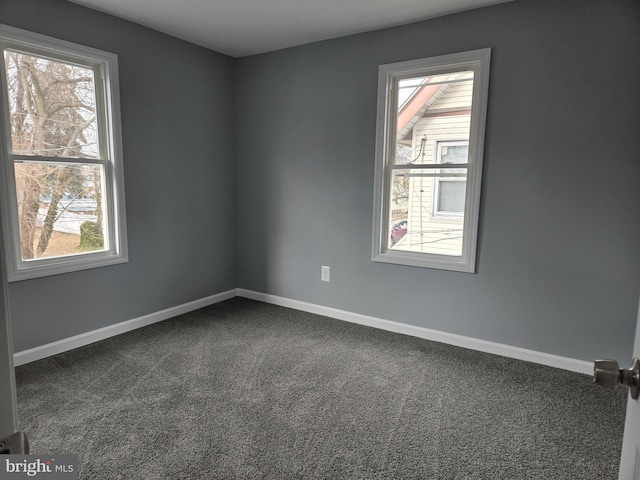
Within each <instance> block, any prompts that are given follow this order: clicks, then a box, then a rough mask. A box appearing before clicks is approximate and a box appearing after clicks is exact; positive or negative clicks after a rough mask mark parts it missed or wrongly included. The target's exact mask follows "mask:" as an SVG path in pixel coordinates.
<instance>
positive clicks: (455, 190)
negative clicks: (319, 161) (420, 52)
mask: <svg viewBox="0 0 640 480" xmlns="http://www.w3.org/2000/svg"><path fill="white" fill-rule="evenodd" d="M490 53H491V50H490V49H482V50H475V51H472V52H464V53H456V54H452V55H444V56H440V57H432V58H425V59H420V60H412V61H407V62H400V63H393V64H388V65H381V66H380V68H379V75H378V118H377V131H376V172H375V188H374V192H375V194H374V203H375V205H374V212H375V214H374V215H375V216H374V238H373V253H372V259H373V260H374V261H378V262H387V263H398V264H402V265H412V266H419V267H430V268H440V269H445V270H456V271H462V272H474V271H475V258H476V241H477V231H478V217H479V210H480V208H479V207H480V182H481V179H482V155H483V150H484V131H485V119H486V109H487V92H488V84H489V60H490ZM445 165H446V167H445Z"/></svg>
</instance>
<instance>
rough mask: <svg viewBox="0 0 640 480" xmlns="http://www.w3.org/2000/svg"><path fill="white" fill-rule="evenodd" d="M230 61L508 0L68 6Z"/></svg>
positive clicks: (193, 0) (190, 0)
mask: <svg viewBox="0 0 640 480" xmlns="http://www.w3.org/2000/svg"><path fill="white" fill-rule="evenodd" d="M69 1H71V2H73V3H77V4H80V5H84V6H87V7H89V8H93V9H95V10H100V11H102V12H106V13H110V14H112V15H115V16H117V17H121V18H124V19H127V20H131V21H133V22H136V23H139V24H141V25H145V26H147V27H151V28H153V29H155V30H159V31H161V32H164V33H168V34H170V35H173V36H175V37H178V38H182V39H184V40H187V41H190V42H192V43H195V44H198V45H202V46H204V47H207V48H210V49H212V50H215V51H217V52H221V53H225V54H227V55H230V56H232V57H242V56H245V55H252V54H256V53H263V52H268V51H272V50H279V49H281V48H286V47H292V46H295V45H302V44H305V43H310V42H315V41H318V40H326V39H329V38H336V37H341V36H344V35H350V34H354V33H360V32H366V31H369V30H377V29H380V28H385V27H391V26H395V25H402V24H405V23H412V22H417V21H420V20H425V19H427V18H433V17H439V16H442V15H447V14H450V13H454V12H460V11H463V10H469V9H472V8H477V7H482V6H485V5H493V4H496V3H503V2H507V1H511V0H69Z"/></svg>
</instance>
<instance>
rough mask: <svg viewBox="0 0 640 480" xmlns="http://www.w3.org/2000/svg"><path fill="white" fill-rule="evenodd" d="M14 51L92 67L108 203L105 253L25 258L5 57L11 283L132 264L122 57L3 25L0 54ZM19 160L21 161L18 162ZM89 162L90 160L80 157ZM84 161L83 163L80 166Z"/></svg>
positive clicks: (0, 156) (2, 153) (4, 177)
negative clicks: (120, 74) (127, 214)
mask: <svg viewBox="0 0 640 480" xmlns="http://www.w3.org/2000/svg"><path fill="white" fill-rule="evenodd" d="M5 49H15V50H19V51H22V52H25V53H30V54H33V55H36V56H44V57H49V58H51V59H52V60H54V61H61V62H69V63H74V64H77V65H82V66H85V67H88V68H91V69H92V70H93V72H94V75H95V82H96V108H97V111H98V126H99V127H98V128H99V131H100V133H99V135H100V141H101V144H102V146H101V152H102V155H101V160H96V161H95V162H91V163H95V164H99V165H102V166H103V167H104V176H105V179H104V185H105V191H104V192H103V196H104V198H105V202H106V208H105V216H106V217H107V226H106V227H107V228H106V236H107V238H106V239H105V240H106V241H105V244H106V246H107V247H108V249H106V250H102V251H99V252H87V253H80V254H77V255H66V256H57V257H44V258H38V259H29V260H23V259H22V253H21V251H20V231H19V221H18V203H17V199H16V185H15V173H14V164H15V162H16V161H19V160H20V159H22V157H24V156H22V155H14V154H13V152H12V149H11V130H10V125H9V121H8V111H9V107H8V106H9V100H8V98H7V88H6V85H5V82H6V72H5V64H4V58H3V59H2V61H1V62H0V87H1V88H0V89H1V90H2V92H1V94H0V126H1V127H2V128H0V141H1V142H2V145H0V175H1V178H0V189H1V190H2V192H1V194H0V215H2V218H1V226H2V231H3V245H2V246H3V248H4V254H5V259H6V260H7V261H6V262H5V263H6V270H7V277H8V280H9V281H10V282H13V281H19V280H26V279H30V278H38V277H44V276H49V275H57V274H61V273H69V272H74V271H79V270H85V269H90V268H96V267H102V266H107V265H114V264H119V263H124V262H127V261H128V249H127V235H126V219H125V202H124V172H123V163H122V133H121V132H122V127H121V121H120V90H119V84H118V57H117V55H115V54H113V53H109V52H104V51H101V50H97V49H94V48H90V47H85V46H82V45H77V44H75V43H71V42H67V41H64V40H59V39H56V38H52V37H48V36H45V35H40V34H37V33H33V32H29V31H26V30H21V29H18V28H14V27H10V26H7V25H2V24H0V51H2V52H4V50H5ZM17 157H20V158H17ZM40 160H44V161H49V157H39V156H33V161H40ZM80 160H81V161H82V162H81V163H87V162H86V161H85V160H86V159H80ZM79 163H80V162H79Z"/></svg>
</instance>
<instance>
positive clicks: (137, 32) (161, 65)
mask: <svg viewBox="0 0 640 480" xmlns="http://www.w3.org/2000/svg"><path fill="white" fill-rule="evenodd" d="M0 22H1V23H4V24H7V25H12V26H15V27H19V28H24V29H27V30H31V31H34V32H38V33H42V34H45V35H50V36H54V37H58V38H61V39H64V40H69V41H72V42H76V43H80V44H83V45H88V46H91V47H95V48H99V49H102V50H106V51H110V52H114V53H116V54H118V56H119V68H120V90H121V107H122V129H123V137H124V140H123V147H124V169H125V190H126V206H127V227H128V239H129V258H130V260H129V262H128V263H127V264H123V265H117V266H111V267H104V268H97V269H93V270H85V271H82V272H77V273H72V274H66V275H57V276H53V277H46V278H41V279H37V280H27V281H22V282H17V283H12V284H10V286H9V296H10V298H9V300H10V307H11V314H12V324H13V334H14V349H15V351H21V350H24V349H27V348H30V347H34V346H38V345H42V344H46V343H49V342H53V341H56V340H59V339H62V338H66V337H70V336H72V335H77V334H79V333H83V332H87V331H91V330H95V329H97V328H100V327H104V326H107V325H109V324H113V323H118V322H121V321H124V320H130V319H132V318H136V317H139V316H142V315H145V314H149V313H153V312H157V311H159V310H163V309H165V308H169V307H172V306H176V305H180V304H183V303H186V302H189V301H192V300H196V299H199V298H203V297H206V296H209V295H212V294H215V293H219V292H222V291H226V290H228V289H232V288H235V287H236V286H237V278H236V241H235V240H236V239H235V219H236V211H235V208H234V198H235V167H234V122H235V120H234V115H235V110H234V83H233V82H234V60H233V59H232V58H230V57H227V56H224V55H220V54H218V53H214V52H211V51H209V50H206V49H204V48H200V47H196V46H194V45H192V44H189V43H186V42H183V41H180V40H177V39H175V38H172V37H169V36H167V35H163V34H160V33H158V32H155V31H153V30H150V29H147V28H143V27H141V26H139V25H135V24H133V23H129V22H125V21H122V20H118V19H115V18H113V17H110V16H108V15H103V14H101V13H98V12H95V11H92V10H89V9H86V8H83V7H79V6H77V5H74V4H72V3H69V2H67V1H64V0H2V2H0Z"/></svg>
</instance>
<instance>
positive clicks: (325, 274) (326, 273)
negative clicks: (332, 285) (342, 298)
mask: <svg viewBox="0 0 640 480" xmlns="http://www.w3.org/2000/svg"><path fill="white" fill-rule="evenodd" d="M320 280H322V281H323V282H330V281H331V268H330V267H327V266H326V265H323V266H322V268H321V269H320Z"/></svg>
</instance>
